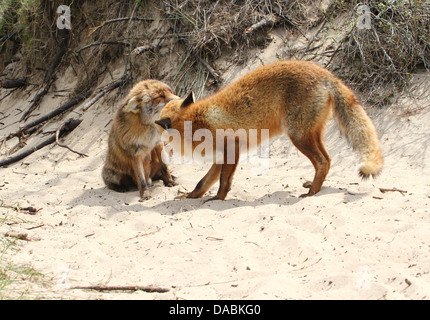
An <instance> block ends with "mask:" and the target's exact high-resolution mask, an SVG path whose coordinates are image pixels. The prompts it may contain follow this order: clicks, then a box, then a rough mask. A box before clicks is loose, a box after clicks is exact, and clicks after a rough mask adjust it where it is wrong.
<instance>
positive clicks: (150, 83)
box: [102, 80, 179, 200]
mask: <svg viewBox="0 0 430 320" xmlns="http://www.w3.org/2000/svg"><path fill="white" fill-rule="evenodd" d="M173 99H179V98H178V97H177V96H175V95H174V94H173V91H172V90H171V89H170V88H169V87H168V86H167V85H166V84H164V83H163V82H160V81H157V80H144V81H141V82H139V83H137V84H136V85H135V86H134V87H133V88H132V89H131V90H130V92H129V94H128V95H127V97H126V98H125V100H124V102H123V104H122V106H121V107H120V108H119V109H118V111H117V112H116V114H115V116H114V119H113V124H112V129H111V131H110V134H109V141H108V152H107V157H106V162H105V165H104V167H103V171H102V177H103V180H104V182H105V184H106V186H107V187H108V188H110V189H112V190H115V191H120V192H124V191H128V190H129V188H130V187H132V186H136V185H137V187H138V189H139V194H140V199H141V200H147V199H149V198H150V193H149V190H148V185H150V184H151V180H153V179H157V178H158V179H162V180H163V182H164V184H165V185H166V186H174V185H176V183H175V182H174V181H173V179H172V176H171V174H170V172H169V169H168V167H167V166H166V164H165V163H164V162H163V161H162V159H161V154H162V152H163V147H164V143H163V142H161V140H160V134H159V132H158V129H157V128H156V125H155V122H154V121H155V120H156V119H158V115H159V114H160V111H161V109H162V108H163V106H164V105H165V104H166V103H167V102H169V101H171V100H173Z"/></svg>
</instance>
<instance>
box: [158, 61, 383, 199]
mask: <svg viewBox="0 0 430 320" xmlns="http://www.w3.org/2000/svg"><path fill="white" fill-rule="evenodd" d="M332 111H333V112H334V115H335V117H336V119H337V121H338V122H339V124H340V127H341V128H342V129H343V131H344V132H345V133H346V135H347V136H348V138H349V140H350V141H351V143H352V146H353V147H354V149H356V150H357V151H358V153H359V154H360V155H361V166H360V169H359V174H360V176H361V177H362V178H368V177H369V176H370V175H372V176H376V175H377V174H378V173H379V172H380V171H381V169H382V165H383V157H382V154H381V149H380V146H379V140H378V135H377V132H376V130H375V127H374V125H373V123H372V121H371V120H370V119H369V117H368V116H367V114H366V112H365V111H364V109H363V108H362V107H361V105H360V103H359V100H358V98H357V97H356V96H355V94H354V93H353V91H352V90H351V89H350V88H348V87H347V86H346V85H345V84H344V83H342V81H341V80H339V79H338V78H336V77H335V76H334V75H333V74H332V73H331V72H330V71H328V70H327V69H324V68H322V67H320V66H318V65H316V64H314V63H312V62H307V61H282V62H275V63H272V64H269V65H266V66H262V67H259V68H257V69H256V70H254V71H252V72H249V73H248V74H246V75H245V76H243V77H242V78H240V79H239V80H237V81H236V82H234V83H232V84H230V85H228V86H226V87H225V88H223V89H222V90H220V91H219V92H217V93H215V94H213V95H212V96H209V97H207V98H204V99H201V100H199V101H197V102H194V99H193V96H192V94H190V95H189V96H188V97H187V98H185V99H182V100H174V101H171V102H169V103H168V104H167V105H166V106H165V107H164V108H163V110H162V112H161V115H160V120H158V121H156V123H157V124H159V125H160V126H161V127H163V128H164V129H166V130H168V129H170V128H171V129H176V130H178V131H179V132H180V134H181V138H182V144H181V146H179V147H177V149H178V150H177V151H178V152H180V153H182V154H184V148H183V147H182V146H183V145H184V142H185V143H186V142H187V141H184V128H185V124H184V122H186V121H192V133H193V134H194V132H195V131H196V130H199V129H207V130H210V131H211V133H212V135H213V137H215V136H216V130H217V129H224V130H227V129H233V130H239V129H245V131H246V132H247V135H248V136H249V130H250V129H257V130H262V129H269V136H270V137H275V136H278V135H281V134H287V135H288V136H289V137H290V139H291V141H292V142H293V144H294V145H295V146H296V147H297V148H298V149H299V150H300V151H301V152H302V153H303V154H304V155H305V156H307V157H308V158H309V159H310V161H311V162H312V164H313V166H314V168H315V176H314V179H313V182H312V184H311V185H310V183H309V184H307V185H306V186H305V185H304V186H305V187H309V188H310V190H309V192H308V193H307V194H303V195H302V196H312V195H314V194H316V193H317V192H319V191H320V189H321V186H322V184H323V182H324V180H325V178H326V176H327V173H328V171H329V169H330V161H331V160H330V156H329V154H328V153H327V150H326V148H325V146H324V142H323V131H324V127H325V124H326V122H327V120H328V119H329V117H330V116H331V114H332ZM236 138H237V137H236ZM234 141H235V144H236V147H235V150H236V151H237V152H236V153H235V159H234V160H235V161H233V163H232V162H231V161H230V163H229V162H228V161H224V163H214V164H213V165H212V167H211V168H210V170H209V171H208V173H207V174H206V175H205V176H204V177H203V179H201V180H200V182H199V183H198V184H197V186H196V187H195V189H194V190H193V191H192V192H190V193H189V194H186V195H184V196H186V197H187V198H200V197H202V196H203V195H204V194H205V193H206V192H207V191H208V190H209V188H210V187H211V186H212V185H213V184H214V183H215V182H216V181H217V180H218V179H219V180H220V186H219V189H218V192H217V194H216V196H215V197H213V198H212V199H209V200H216V199H220V200H224V199H225V197H226V195H227V193H228V191H229V189H230V186H231V184H232V179H233V174H234V172H235V170H236V167H237V164H238V160H239V152H238V151H239V146H238V139H235V140H234ZM260 143H261V139H260V140H259V141H258V142H257V144H260ZM216 145H218V144H214V152H218V153H219V152H222V153H223V154H224V157H226V154H227V149H224V150H216ZM221 145H223V144H221ZM173 147H175V145H173ZM195 147H196V145H195V144H194V143H193V144H192V148H193V149H194V148H195ZM224 148H226V145H225V144H224Z"/></svg>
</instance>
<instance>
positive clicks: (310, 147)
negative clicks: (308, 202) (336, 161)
mask: <svg viewBox="0 0 430 320" xmlns="http://www.w3.org/2000/svg"><path fill="white" fill-rule="evenodd" d="M322 136H323V128H322V127H320V128H316V129H314V130H312V131H310V132H307V133H305V134H304V135H303V136H301V137H297V135H295V136H294V135H290V138H291V141H292V142H293V144H294V145H295V146H296V147H297V149H299V150H300V151H301V152H302V153H303V154H304V155H305V156H306V157H308V158H309V160H310V161H311V162H312V165H313V166H314V168H315V176H314V180H313V181H312V183H309V182H305V184H304V185H303V186H304V187H305V188H309V192H308V193H306V194H302V195H301V196H300V197H306V196H312V195H314V194H316V193H318V192H319V191H320V190H321V186H322V184H323V182H324V180H325V178H326V176H327V174H328V172H329V170H330V163H331V159H330V156H329V154H328V152H327V150H326V148H325V145H324V142H323V140H322Z"/></svg>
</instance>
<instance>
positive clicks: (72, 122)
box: [0, 119, 82, 167]
mask: <svg viewBox="0 0 430 320" xmlns="http://www.w3.org/2000/svg"><path fill="white" fill-rule="evenodd" d="M81 122H82V120H75V119H70V120H68V121H67V122H66V123H65V124H64V126H63V128H62V131H61V132H60V135H64V134H66V133H69V132H70V131H73V130H74V129H75V128H76V127H77V126H78V125H79V124H80V123H81ZM56 140H57V137H56V134H53V135H51V136H50V137H49V138H48V139H46V140H44V141H42V142H41V143H39V144H38V145H37V146H35V147H33V148H29V149H28V150H26V151H23V152H21V153H19V154H17V155H16V156H13V157H11V158H9V159H5V160H2V161H0V167H3V166H7V165H9V164H11V163H15V162H17V161H20V160H22V159H24V158H25V157H28V156H29V155H30V154H32V153H33V152H36V151H37V150H40V149H42V148H43V147H46V146H47V145H50V144H51V143H53V142H55V141H56Z"/></svg>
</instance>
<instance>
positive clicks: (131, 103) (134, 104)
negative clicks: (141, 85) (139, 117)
mask: <svg viewBox="0 0 430 320" xmlns="http://www.w3.org/2000/svg"><path fill="white" fill-rule="evenodd" d="M123 110H124V112H133V113H137V112H139V101H138V99H137V97H136V96H134V97H132V98H131V99H130V100H128V101H127V103H126V104H125V105H124V107H123Z"/></svg>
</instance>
